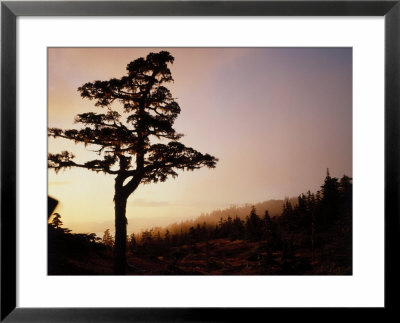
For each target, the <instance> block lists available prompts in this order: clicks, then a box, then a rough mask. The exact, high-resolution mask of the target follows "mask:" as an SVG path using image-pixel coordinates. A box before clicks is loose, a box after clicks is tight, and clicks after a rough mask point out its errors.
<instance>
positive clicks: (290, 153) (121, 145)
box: [47, 47, 373, 276]
mask: <svg viewBox="0 0 400 323" xmlns="http://www.w3.org/2000/svg"><path fill="white" fill-rule="evenodd" d="M47 126H48V129H47V138H48V142H47V148H48V156H47V162H48V183H47V184H48V185H47V188H48V219H47V232H48V236H47V274H48V275H159V276H168V275H178V276H187V275H209V276H215V275H217V276H223V275H230V276H232V275H235V276H245V275H253V276H255V275H276V276H280V275H293V276H298V275H302V276H303V275H336V276H337V275H347V276H351V275H352V274H353V180H352V177H353V49H352V47H169V48H168V47H165V48H164V47H154V48H150V47H48V48H47ZM366 197H367V196H365V198H366ZM371 198H373V196H372V197H371Z"/></svg>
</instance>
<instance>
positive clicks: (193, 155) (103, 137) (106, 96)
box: [48, 51, 218, 274]
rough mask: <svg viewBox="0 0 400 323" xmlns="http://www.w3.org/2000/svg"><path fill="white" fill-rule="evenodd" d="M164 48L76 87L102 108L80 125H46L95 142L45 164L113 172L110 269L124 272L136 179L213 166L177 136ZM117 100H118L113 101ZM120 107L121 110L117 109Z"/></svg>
mask: <svg viewBox="0 0 400 323" xmlns="http://www.w3.org/2000/svg"><path fill="white" fill-rule="evenodd" d="M173 61H174V57H173V56H171V55H170V53H169V52H166V51H161V52H159V53H150V54H148V55H147V57H146V58H138V59H136V60H134V61H132V62H130V63H129V64H128V65H127V68H126V69H127V75H126V76H123V77H121V78H120V79H115V78H113V79H110V80H108V81H95V82H93V83H86V84H84V85H82V86H81V87H79V88H78V91H79V92H80V94H81V96H82V97H83V98H87V99H89V100H94V101H95V106H97V107H100V108H104V110H106V111H105V113H93V112H88V113H83V114H79V115H77V116H76V118H75V122H76V123H81V124H83V125H84V126H85V127H84V128H82V129H80V130H76V129H71V130H62V129H57V128H49V129H48V136H49V137H54V138H56V137H59V138H65V139H70V140H72V141H74V142H75V143H77V142H81V143H84V144H85V146H86V145H95V146H97V147H98V148H97V150H96V151H97V153H98V155H99V158H98V159H95V160H90V161H87V162H85V163H82V164H79V163H76V162H75V161H74V155H73V154H72V153H70V152H68V151H63V152H61V153H59V154H49V155H48V167H49V168H52V169H54V170H55V171H56V172H58V171H59V170H60V169H63V168H70V167H82V168H86V169H88V170H91V171H95V172H104V173H106V174H111V175H115V185H114V188H115V194H114V206H115V247H114V259H115V261H114V271H115V274H124V273H125V266H126V259H125V252H126V225H127V219H126V215H125V213H126V203H127V199H128V197H129V196H130V195H131V194H132V193H133V192H134V191H135V190H136V189H137V188H138V186H139V185H140V184H147V183H157V182H158V181H161V182H164V181H165V180H166V179H167V178H168V177H169V176H172V177H176V176H177V175H178V174H177V172H176V170H194V169H198V168H200V167H203V166H206V167H209V168H214V167H215V165H216V163H217V161H218V159H216V158H215V157H213V156H211V155H209V154H202V153H200V152H198V151H196V150H194V149H192V148H189V147H186V146H185V145H183V144H182V143H180V142H179V139H180V138H181V137H182V134H178V133H176V132H175V130H174V129H173V124H174V121H175V119H176V118H177V116H178V114H179V113H180V107H179V105H178V103H177V102H175V100H174V98H173V97H172V95H171V93H170V91H169V90H168V89H167V88H166V87H164V84H165V83H169V82H172V81H173V79H172V76H171V71H170V70H169V68H168V64H169V63H171V64H172V63H173ZM118 103H119V104H118ZM118 110H119V111H120V112H122V114H123V115H122V114H121V113H120V112H118Z"/></svg>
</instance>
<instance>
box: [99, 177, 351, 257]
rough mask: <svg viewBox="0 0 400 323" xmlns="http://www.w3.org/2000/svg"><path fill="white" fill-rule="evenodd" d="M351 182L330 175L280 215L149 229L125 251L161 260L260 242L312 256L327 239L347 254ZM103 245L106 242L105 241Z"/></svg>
mask: <svg viewBox="0 0 400 323" xmlns="http://www.w3.org/2000/svg"><path fill="white" fill-rule="evenodd" d="M351 228H352V179H351V178H350V177H348V176H346V175H344V176H343V177H342V178H340V179H338V178H335V177H331V176H330V174H329V170H327V175H326V177H325V180H324V183H323V185H322V186H321V189H320V190H319V191H317V192H316V193H311V192H310V191H308V192H307V193H306V194H300V195H299V196H298V198H297V201H296V203H292V202H291V201H290V200H289V199H286V200H285V201H284V203H283V205H282V212H281V214H280V215H279V216H273V217H271V216H270V215H269V212H268V210H267V211H265V213H264V214H262V215H260V214H257V210H256V209H255V207H253V208H252V209H251V211H250V214H249V215H248V216H246V218H245V219H243V220H242V219H240V218H239V217H238V216H236V215H234V216H233V217H232V216H228V217H226V218H220V220H219V222H218V223H217V224H216V225H209V224H207V223H206V222H203V223H202V224H200V223H198V224H197V225H193V226H190V227H189V228H188V229H186V228H184V227H182V228H181V229H180V230H176V231H175V232H174V233H171V232H170V231H169V230H168V229H162V228H152V229H149V230H144V231H142V232H141V233H138V234H134V233H132V234H131V235H130V236H129V237H128V248H129V250H130V251H131V252H133V253H136V254H138V255H153V256H154V255H162V254H164V253H165V252H167V250H168V249H169V248H171V247H181V246H184V245H194V244H196V243H201V242H207V241H209V240H212V239H229V240H231V241H235V240H247V241H250V242H262V245H263V247H264V249H266V250H268V251H271V252H272V251H282V252H285V253H288V254H293V253H294V248H305V249H308V250H309V251H310V252H311V253H313V252H314V249H315V248H317V247H320V246H321V245H323V244H324V243H325V242H327V241H328V240H329V239H330V235H332V234H334V235H335V237H334V238H335V239H344V240H343V241H344V242H345V244H346V245H347V246H348V248H350V249H351V243H352V241H351V238H352V236H351V233H352V229H351ZM103 241H104V238H103Z"/></svg>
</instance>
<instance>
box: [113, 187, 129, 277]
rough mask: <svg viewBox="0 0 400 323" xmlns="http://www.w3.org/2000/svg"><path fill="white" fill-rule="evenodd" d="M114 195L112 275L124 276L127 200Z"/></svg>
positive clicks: (116, 194) (117, 194) (119, 195)
mask: <svg viewBox="0 0 400 323" xmlns="http://www.w3.org/2000/svg"><path fill="white" fill-rule="evenodd" d="M121 195H122V194H119V193H118V192H116V193H115V197H114V204H115V245H114V274H115V275H124V274H125V267H126V255H125V253H126V224H127V220H126V201H127V198H125V197H123V196H121Z"/></svg>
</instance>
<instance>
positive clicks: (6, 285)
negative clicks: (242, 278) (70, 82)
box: [0, 0, 400, 322]
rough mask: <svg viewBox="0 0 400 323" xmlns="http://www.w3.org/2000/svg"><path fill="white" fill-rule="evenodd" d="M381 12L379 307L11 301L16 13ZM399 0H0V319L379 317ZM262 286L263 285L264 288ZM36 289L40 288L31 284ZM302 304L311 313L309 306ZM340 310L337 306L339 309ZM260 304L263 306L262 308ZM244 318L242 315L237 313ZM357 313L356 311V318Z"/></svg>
mask: <svg viewBox="0 0 400 323" xmlns="http://www.w3.org/2000/svg"><path fill="white" fill-rule="evenodd" d="M181 15H182V16H384V19H385V156H384V157H385V306H384V308H325V309H314V308H307V309H304V308H18V307H16V300H17V285H16V269H17V267H16V240H17V237H16V216H17V214H16V207H17V205H16V203H17V201H16V190H17V186H16V185H17V184H16V176H17V174H16V163H17V156H16V135H17V124H16V113H17V110H16V108H17V106H16V81H17V80H16V55H17V51H16V36H17V30H16V19H17V18H18V17H19V16H181ZM399 90H400V0H394V1H387V0H380V1H321V0H317V1H299V0H298V1H121V2H119V1H86V2H85V1H73V2H72V1H71V2H68V1H66V2H64V1H62V2H59V1H43V2H36V1H33V2H32V1H29V2H28V1H27V2H24V1H4V2H2V3H1V318H0V319H1V321H2V322H3V321H4V322H92V321H93V322H94V321H95V322H203V321H212V322H221V321H226V322H234V321H241V322H245V321H251V322H252V321H258V320H261V321H263V320H266V319H267V317H270V315H271V314H273V315H278V317H279V319H280V320H284V319H285V317H286V316H287V315H293V314H294V315H296V319H297V320H298V319H300V318H301V316H303V317H304V318H305V319H308V320H313V319H318V318H320V319H322V320H325V319H326V318H329V319H343V316H342V315H343V311H345V313H347V315H350V314H352V315H353V314H356V315H365V316H368V317H369V318H370V319H374V318H379V319H380V320H382V319H384V318H383V317H382V315H385V316H386V315H388V314H389V313H390V312H391V313H390V314H393V312H395V311H396V307H397V303H398V297H397V296H396V293H395V292H396V291H398V289H399V278H398V277H399V274H398V272H397V271H398V267H397V265H396V263H397V257H398V255H399V253H398V251H399V249H398V246H399V245H400V244H399V228H400V225H399V224H400V221H399V203H398V198H399V178H400V172H399V157H400V156H399V155H400V150H399V127H400V124H399V120H400V113H399V108H400V91H399ZM266 292H268V291H266ZM38 293H40V291H38ZM310 310H312V311H313V312H312V313H310ZM339 310H340V311H339ZM266 311H268V313H267V312H266ZM245 318H247V319H245ZM359 318H360V317H358V319H359Z"/></svg>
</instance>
